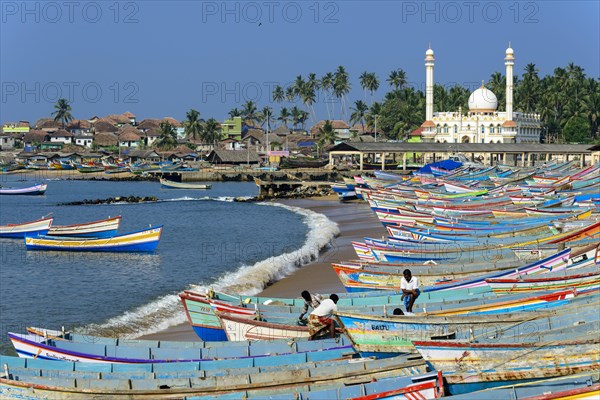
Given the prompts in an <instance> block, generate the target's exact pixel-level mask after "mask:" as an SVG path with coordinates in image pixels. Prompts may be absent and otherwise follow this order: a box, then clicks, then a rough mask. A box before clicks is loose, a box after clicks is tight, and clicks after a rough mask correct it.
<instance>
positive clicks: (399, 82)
mask: <svg viewBox="0 0 600 400" xmlns="http://www.w3.org/2000/svg"><path fill="white" fill-rule="evenodd" d="M387 81H388V83H389V84H390V86H391V87H393V88H394V89H395V90H398V89H402V88H403V87H404V85H406V72H404V70H403V69H401V68H400V69H397V70H394V71H392V72H390V75H389V76H388V79H387Z"/></svg>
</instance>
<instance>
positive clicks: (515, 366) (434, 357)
mask: <svg viewBox="0 0 600 400" xmlns="http://www.w3.org/2000/svg"><path fill="white" fill-rule="evenodd" d="M414 345H415V347H416V349H417V350H418V351H419V353H420V354H421V355H422V356H423V358H424V359H425V360H426V361H427V362H428V363H429V364H431V365H432V366H433V367H434V368H435V369H436V370H440V371H442V370H443V371H444V372H445V373H450V374H453V373H471V372H472V373H481V372H493V371H495V370H496V369H497V368H498V367H497V366H498V365H501V369H502V370H503V371H521V370H524V369H540V370H550V371H552V370H560V369H568V368H569V367H570V366H577V367H584V366H589V367H594V366H595V367H596V368H597V367H598V365H599V364H600V338H593V339H589V340H580V341H568V340H565V341H554V342H549V343H468V342H448V341H415V342H414Z"/></svg>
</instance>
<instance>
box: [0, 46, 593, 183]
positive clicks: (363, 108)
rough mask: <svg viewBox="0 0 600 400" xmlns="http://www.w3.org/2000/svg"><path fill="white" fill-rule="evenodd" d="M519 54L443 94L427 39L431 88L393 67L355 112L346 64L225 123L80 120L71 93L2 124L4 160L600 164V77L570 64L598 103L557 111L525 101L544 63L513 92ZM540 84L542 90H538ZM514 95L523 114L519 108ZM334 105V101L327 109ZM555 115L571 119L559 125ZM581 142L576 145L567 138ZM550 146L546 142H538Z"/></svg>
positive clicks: (220, 164)
mask: <svg viewBox="0 0 600 400" xmlns="http://www.w3.org/2000/svg"><path fill="white" fill-rule="evenodd" d="M514 62H515V53H514V50H513V49H512V48H511V47H508V48H507V49H506V52H505V57H504V65H505V75H504V76H502V75H500V74H499V73H494V74H493V75H492V77H491V79H490V81H489V82H488V83H487V84H486V83H485V82H482V84H481V86H480V87H479V88H477V89H475V90H474V91H472V92H468V91H465V90H464V88H460V87H458V86H456V87H454V88H451V89H450V90H449V91H445V89H444V88H443V87H440V86H437V85H436V84H435V81H434V66H435V56H434V51H433V50H432V49H431V48H429V49H428V50H427V51H426V52H425V77H426V85H425V88H424V91H423V92H421V91H418V92H415V90H414V89H413V88H411V87H407V86H406V76H405V74H404V71H402V70H397V71H392V72H391V73H390V75H389V77H388V79H387V81H388V83H389V84H390V86H391V87H392V89H393V90H392V91H391V92H389V93H388V94H387V95H386V97H385V99H384V101H383V102H381V103H380V102H374V101H373V100H372V99H371V106H370V107H369V106H368V105H367V104H366V102H365V101H363V100H356V101H355V103H354V105H353V106H351V107H348V108H349V110H346V109H345V101H346V100H345V97H344V93H347V91H348V90H349V87H350V82H349V76H348V74H347V72H346V71H345V70H344V68H343V67H341V66H340V67H339V68H338V70H336V72H335V73H328V74H326V75H325V76H323V78H322V79H317V77H316V76H315V74H309V76H308V78H307V79H304V78H303V77H302V76H298V77H297V78H296V82H295V83H294V85H293V86H289V87H287V88H283V87H281V86H277V87H275V89H274V90H273V93H272V99H273V101H274V102H277V103H280V102H283V101H284V100H286V101H288V102H301V103H302V104H303V105H304V106H306V108H305V109H301V108H299V107H297V106H295V105H294V106H293V107H292V108H291V109H290V110H288V108H286V107H285V106H284V107H282V108H281V109H280V111H279V113H278V114H276V113H275V112H274V111H273V109H272V108H271V107H270V106H265V107H264V108H263V109H262V110H260V111H259V110H258V109H257V104H255V103H254V102H253V101H247V102H246V103H245V104H243V107H242V109H241V110H238V109H237V108H234V109H232V110H231V111H230V113H229V114H230V118H227V119H224V120H223V121H217V120H215V119H213V118H210V119H208V120H204V119H201V118H200V113H199V112H198V111H197V110H195V109H190V110H189V111H188V112H187V113H186V119H185V120H182V121H180V120H177V119H175V118H172V117H162V118H147V117H146V118H143V119H139V118H138V116H136V115H134V114H133V113H131V112H129V111H126V112H123V113H122V114H111V115H107V116H102V117H99V116H91V117H87V118H75V117H74V116H73V115H72V113H71V111H72V107H71V105H70V104H69V102H68V100H66V99H60V100H59V101H58V102H57V103H56V104H55V106H54V109H55V110H54V112H52V115H53V118H42V119H39V120H38V121H36V122H35V123H31V122H29V121H18V122H5V123H4V125H3V126H2V133H0V150H1V153H0V160H1V163H2V167H3V168H4V169H5V171H6V172H10V171H11V170H14V169H16V168H30V169H74V168H75V166H76V165H82V166H86V167H87V168H80V171H81V172H99V171H101V170H102V168H105V169H106V170H107V172H111V171H112V172H117V169H115V166H116V165H117V164H118V163H123V162H125V163H127V164H131V165H137V164H144V165H147V164H154V163H159V162H171V163H179V164H178V165H183V163H185V164H186V166H188V167H189V166H192V167H191V168H198V167H200V168H201V167H208V166H212V167H217V168H238V169H239V168H244V167H245V168H261V167H262V168H266V169H268V170H276V169H278V168H279V167H282V168H294V167H295V168H299V167H300V168H302V167H304V168H311V167H312V168H321V167H325V166H328V168H329V169H334V168H336V169H338V170H339V169H342V170H364V169H386V167H387V169H398V168H401V169H403V170H406V169H407V166H409V167H412V168H415V167H422V166H423V165H425V164H427V163H429V162H435V161H438V160H440V159H441V157H442V155H444V157H446V156H449V155H455V154H458V153H461V152H462V153H465V154H464V155H463V157H466V158H470V159H471V161H472V162H476V161H477V162H480V163H483V164H486V165H498V164H506V165H514V166H518V165H520V166H526V165H527V166H529V165H535V164H536V163H538V164H539V163H541V162H546V161H548V160H550V159H552V158H555V159H557V160H564V161H569V157H571V159H573V158H576V159H578V160H579V163H580V164H581V165H582V166H583V165H588V164H590V163H594V162H597V160H598V150H597V146H596V147H594V146H593V143H591V142H592V141H593V140H594V138H596V140H597V138H599V137H600V126H599V117H598V114H597V111H598V110H597V109H595V108H594V107H595V106H594V104H597V100H598V90H597V85H598V83H597V81H596V80H594V79H593V78H590V79H589V80H587V81H586V78H585V77H584V76H583V71H581V70H580V69H578V67H577V66H574V65H570V66H569V67H568V70H569V71H574V72H573V78H571V75H567V76H566V77H565V78H564V79H566V81H565V82H566V83H567V84H569V80H570V79H577V80H579V83H577V85H579V86H582V87H586V85H588V86H589V87H588V88H587V90H588V91H590V92H589V94H588V95H587V96H588V97H584V99H585V101H584V104H587V103H586V102H588V101H589V103H590V109H589V112H588V113H587V116H586V113H581V112H577V113H575V114H573V115H569V114H568V110H564V111H562V112H561V114H560V115H558V114H556V113H554V114H552V112H551V110H550V111H546V110H545V109H544V108H543V107H545V105H543V104H542V103H540V104H538V105H534V104H531V103H529V100H527V101H524V99H522V97H523V96H525V95H527V96H529V95H531V93H528V92H531V91H533V90H536V91H537V92H539V91H540V90H541V86H540V79H539V77H538V76H537V73H536V71H535V65H533V64H528V65H527V66H526V68H525V74H524V78H523V80H522V81H521V82H520V86H519V87H518V88H517V89H515V83H514V80H515V78H514V72H513V68H514ZM561 71H567V70H562V69H560V68H557V70H556V71H555V73H556V74H562V73H563V72H561ZM575 73H577V74H578V75H575ZM359 81H360V86H361V87H362V88H363V89H364V90H365V93H366V92H367V91H370V92H371V96H372V95H373V92H374V91H376V90H377V89H378V88H379V86H380V82H379V79H378V78H377V76H376V75H375V74H373V73H368V72H364V73H363V74H362V75H361V76H360V79H359ZM534 85H537V86H536V87H537V89H532V86H534ZM573 85H575V83H573V84H571V86H573ZM488 87H491V88H493V89H494V90H495V92H494V91H492V90H490V89H489V88H488ZM549 90H550V89H549ZM552 90H554V89H552ZM317 91H321V92H323V93H325V94H329V95H330V98H331V99H332V100H337V102H338V104H339V109H340V110H339V112H340V116H341V117H344V116H345V118H342V119H333V118H332V119H327V120H320V121H316V118H315V115H314V113H313V103H314V102H315V96H316V94H317ZM515 91H516V95H517V101H516V102H515V101H514V100H513V99H514V98H515ZM519 96H520V97H521V98H520V97H519ZM451 97H454V100H451V99H450V98H451ZM582 97H583V96H582ZM499 99H500V100H499ZM527 99H528V98H527ZM501 100H503V101H501ZM519 100H520V101H519ZM538 101H539V100H538ZM335 102H336V101H334V102H332V108H335ZM515 103H516V104H519V105H521V106H522V107H524V108H525V111H523V110H518V109H517V110H515V109H514V108H515ZM409 104H412V105H411V106H410V108H409ZM463 104H464V107H463ZM434 105H436V106H435V107H434ZM446 106H448V108H447V109H446V108H444V107H446ZM390 107H397V108H394V109H392V110H390ZM534 107H535V108H538V109H540V110H541V111H542V112H543V113H544V114H545V117H544V118H542V114H540V113H539V112H535V111H534V110H533V109H534ZM434 109H436V110H437V111H436V112H434ZM333 111H334V110H333V109H332V110H331V112H330V109H329V105H327V113H328V114H329V115H331V114H332V113H333ZM347 111H349V113H350V115H348V113H347ZM557 117H559V118H560V119H561V122H560V124H559V125H557V124H556V122H555V121H556V120H557ZM311 121H312V125H309V124H310V122H311ZM346 121H349V122H346ZM378 122H379V127H378V126H377V125H378ZM351 124H352V125H351ZM561 137H562V139H560V138H561ZM559 142H560V143H562V145H558V144H557V143H559ZM573 142H575V143H578V144H569V143H573ZM373 143H377V144H376V145H375V146H372V145H371V144H373ZM384 143H387V144H384ZM400 143H408V144H404V145H399V144H400ZM540 143H543V144H545V145H546V146H545V147H540V146H539V144H540ZM585 143H589V145H586V144H585ZM409 144H413V145H412V146H411V145H409ZM429 144H431V145H429ZM510 144H518V145H517V146H512V147H511V146H509V145H510ZM551 144H554V146H552V145H551ZM473 145H476V146H473ZM436 156H437V159H436ZM586 157H587V159H586ZM94 167H96V168H94ZM134 168H135V167H134ZM118 171H120V172H124V170H123V169H121V170H118ZM132 172H133V171H132Z"/></svg>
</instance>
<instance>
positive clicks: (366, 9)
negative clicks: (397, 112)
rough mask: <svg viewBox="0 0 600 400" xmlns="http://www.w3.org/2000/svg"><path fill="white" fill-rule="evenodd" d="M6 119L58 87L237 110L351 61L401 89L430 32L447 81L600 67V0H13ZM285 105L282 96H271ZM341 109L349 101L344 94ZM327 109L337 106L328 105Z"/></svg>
mask: <svg viewBox="0 0 600 400" xmlns="http://www.w3.org/2000/svg"><path fill="white" fill-rule="evenodd" d="M0 5H1V25H0V26H1V28H0V29H1V30H0V36H1V37H0V49H1V50H0V67H1V69H0V80H1V83H2V88H1V89H2V93H1V99H0V100H1V103H0V106H1V115H0V121H1V122H7V121H14V120H29V121H31V122H32V123H33V122H35V121H36V120H37V119H38V118H41V117H47V116H49V114H50V113H51V112H52V110H53V104H54V102H55V101H56V99H57V97H59V96H60V95H62V97H67V98H69V99H71V100H72V107H73V111H72V114H73V115H74V116H75V117H76V118H82V119H83V118H89V117H91V116H93V115H99V116H103V115H106V114H111V113H122V112H124V111H131V112H133V113H134V114H136V115H137V116H138V120H140V119H143V118H148V117H165V116H172V117H174V118H177V119H183V118H184V116H185V112H186V111H187V110H189V109H190V108H196V109H197V110H199V111H200V113H201V116H202V117H203V118H209V117H215V118H217V119H219V120H221V119H223V118H224V117H226V115H227V112H228V111H229V110H230V109H231V108H233V107H240V106H241V104H242V103H243V102H245V101H246V100H247V99H251V100H255V101H256V103H258V105H259V107H262V106H264V105H267V104H269V103H271V98H270V88H272V85H273V84H275V83H279V84H287V83H289V82H291V81H292V80H293V79H294V78H295V77H296V75H298V74H302V75H303V76H304V77H306V75H307V74H308V73H310V72H314V73H316V74H317V75H318V76H319V77H320V76H321V75H322V74H324V73H325V72H328V71H333V70H334V69H335V68H336V67H337V66H338V65H343V66H345V67H346V69H347V70H348V72H349V73H350V77H351V80H352V86H353V88H352V92H351V94H350V99H351V100H355V99H362V98H363V93H362V91H361V89H360V87H359V84H358V75H359V74H360V73H361V72H362V71H365V70H366V71H371V72H376V73H377V75H378V76H379V78H380V80H381V81H382V88H380V90H379V92H378V94H377V95H376V98H381V96H383V94H384V93H385V92H386V91H387V90H388V85H387V83H385V79H386V78H387V75H388V74H389V72H390V71H391V70H393V69H396V68H402V69H404V70H405V71H406V73H407V76H408V80H409V81H410V82H413V83H415V84H417V85H423V82H424V80H425V70H424V65H423V59H424V54H425V50H426V49H427V47H428V44H429V43H430V42H431V45H432V48H433V49H434V51H435V57H436V67H435V81H436V82H437V83H443V84H449V83H451V82H457V83H459V84H465V85H469V86H470V87H472V86H473V85H477V82H481V80H482V79H485V80H487V79H488V78H489V76H490V75H491V74H492V73H493V72H495V71H501V72H502V73H504V61H503V58H504V51H505V49H506V47H507V44H508V42H509V41H511V42H512V47H513V48H514V50H515V56H516V67H515V71H516V73H517V74H521V71H522V69H523V67H524V66H525V65H526V64H527V63H529V62H532V63H535V64H536V65H537V67H538V68H539V70H540V75H545V74H547V73H551V72H552V70H553V69H554V68H555V67H557V66H563V67H564V66H565V65H567V64H568V63H569V62H574V63H575V64H578V65H580V66H582V67H583V68H584V69H585V72H586V74H587V75H588V76H594V77H596V78H598V76H599V69H600V53H599V51H600V42H599V40H600V39H599V37H600V26H599V21H600V6H599V2H598V1H526V2H513V1H509V2H504V1H495V2H494V1H482V2H480V1H473V2H469V1H462V0H461V1H457V2H452V1H450V2H422V1H330V2H328V1H322V2H313V1H296V2H294V1H291V2H287V1H256V2H253V1H245V2H235V1H229V2H222V1H203V2H195V1H169V2H167V1H123V2H115V1H107V2H103V1H73V2H66V1H65V2H63V1H57V2H52V1H50V2H33V1H32V2H22V1H4V0H2V1H1V2H0ZM270 105H272V106H273V107H274V108H275V111H276V112H278V110H279V108H280V106H279V105H277V104H270ZM336 109H338V107H337V106H336ZM316 110H317V115H318V116H319V117H321V118H323V117H326V116H327V114H326V111H325V106H324V105H323V104H320V105H316Z"/></svg>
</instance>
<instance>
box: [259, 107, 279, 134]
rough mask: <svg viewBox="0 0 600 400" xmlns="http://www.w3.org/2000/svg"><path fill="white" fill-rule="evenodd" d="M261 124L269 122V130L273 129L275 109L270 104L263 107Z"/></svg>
mask: <svg viewBox="0 0 600 400" xmlns="http://www.w3.org/2000/svg"><path fill="white" fill-rule="evenodd" d="M259 116H260V126H264V125H265V123H266V124H267V131H269V132H270V131H271V123H272V122H273V121H274V120H275V119H274V118H273V109H272V108H271V107H269V106H265V107H263V109H262V110H261V112H260V114H259Z"/></svg>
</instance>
